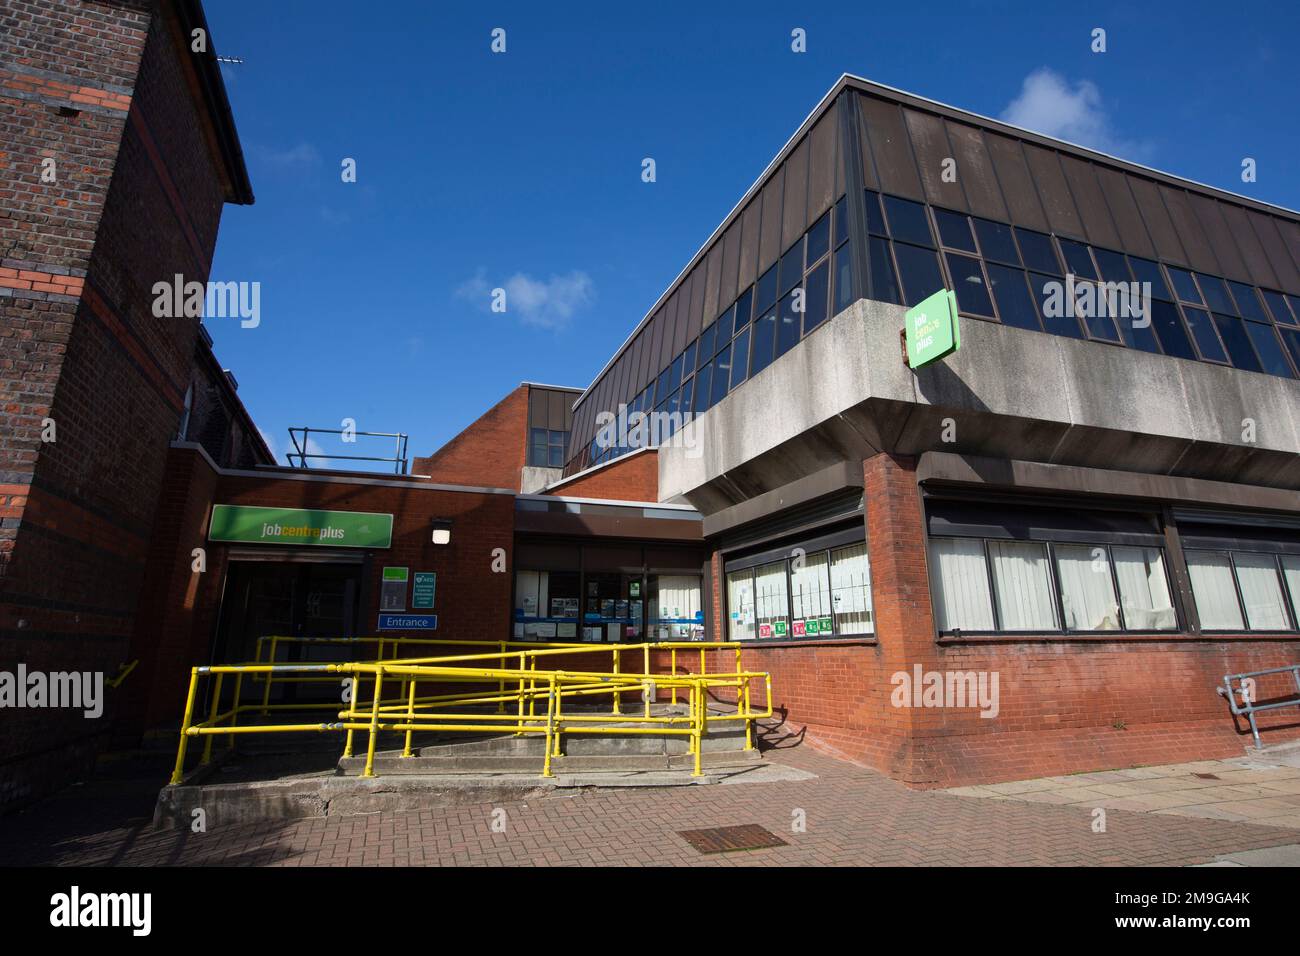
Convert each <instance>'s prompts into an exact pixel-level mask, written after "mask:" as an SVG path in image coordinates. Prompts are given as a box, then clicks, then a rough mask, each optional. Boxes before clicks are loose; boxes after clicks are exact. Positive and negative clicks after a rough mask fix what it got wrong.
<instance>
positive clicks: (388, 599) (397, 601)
mask: <svg viewBox="0 0 1300 956" xmlns="http://www.w3.org/2000/svg"><path fill="white" fill-rule="evenodd" d="M410 572H411V569H410V568H384V577H383V579H382V581H381V582H380V586H379V610H381V611H405V610H406V582H407V580H408V579H409V576H410Z"/></svg>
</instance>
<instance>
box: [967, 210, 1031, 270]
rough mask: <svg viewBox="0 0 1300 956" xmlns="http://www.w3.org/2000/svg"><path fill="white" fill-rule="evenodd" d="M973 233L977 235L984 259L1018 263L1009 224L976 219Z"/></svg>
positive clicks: (1018, 259)
mask: <svg viewBox="0 0 1300 956" xmlns="http://www.w3.org/2000/svg"><path fill="white" fill-rule="evenodd" d="M975 235H976V236H978V237H979V241H980V251H981V252H982V253H983V254H984V258H985V259H993V260H995V261H997V262H1005V263H1007V264H1008V265H1013V266H1018V265H1020V253H1019V252H1018V251H1017V250H1016V242H1015V240H1014V239H1013V238H1011V227H1010V226H1004V225H1003V224H1002V223H1000V222H993V221H991V220H988V219H976V220H975Z"/></svg>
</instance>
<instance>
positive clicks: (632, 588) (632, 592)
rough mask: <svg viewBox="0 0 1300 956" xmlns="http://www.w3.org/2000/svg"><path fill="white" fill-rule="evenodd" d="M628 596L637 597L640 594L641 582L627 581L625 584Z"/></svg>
mask: <svg viewBox="0 0 1300 956" xmlns="http://www.w3.org/2000/svg"><path fill="white" fill-rule="evenodd" d="M627 593H628V597H634V598H639V597H640V596H641V582H640V581H629V582H628V585H627Z"/></svg>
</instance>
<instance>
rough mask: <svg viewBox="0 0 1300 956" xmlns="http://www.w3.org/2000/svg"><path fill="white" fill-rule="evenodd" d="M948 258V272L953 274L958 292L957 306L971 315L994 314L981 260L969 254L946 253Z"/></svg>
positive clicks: (953, 281)
mask: <svg viewBox="0 0 1300 956" xmlns="http://www.w3.org/2000/svg"><path fill="white" fill-rule="evenodd" d="M944 255H945V256H947V258H948V272H949V273H951V275H952V284H953V289H954V291H955V292H956V293H957V308H958V309H960V310H961V311H962V312H969V313H970V314H971V315H987V316H992V315H993V303H992V302H991V301H990V300H989V290H988V286H986V285H985V284H984V270H983V269H981V268H980V261H979V260H978V259H972V258H970V257H969V256H959V255H956V254H955V253H951V252H946V253H944Z"/></svg>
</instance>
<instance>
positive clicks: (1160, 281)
mask: <svg viewBox="0 0 1300 956" xmlns="http://www.w3.org/2000/svg"><path fill="white" fill-rule="evenodd" d="M1128 264H1129V268H1130V269H1132V270H1133V278H1135V279H1137V281H1138V282H1149V283H1151V296H1152V298H1156V299H1165V300H1172V299H1173V296H1172V295H1170V294H1169V286H1167V285H1166V284H1165V277H1164V275H1163V274H1162V273H1161V272H1160V264H1159V263H1158V262H1152V261H1151V260H1150V259H1139V258H1138V257H1137V256H1129V257H1128Z"/></svg>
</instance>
